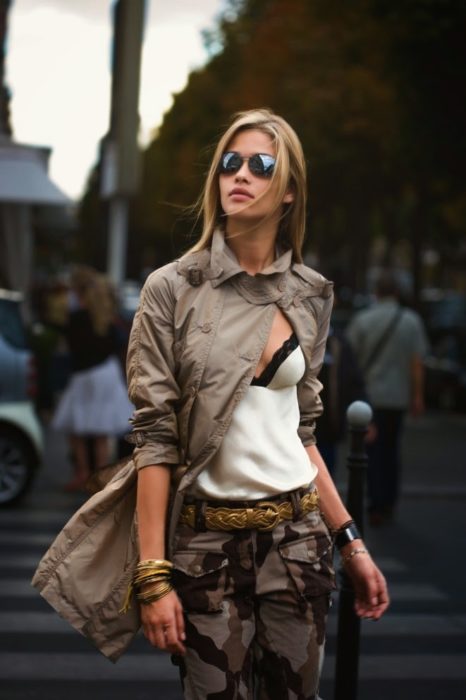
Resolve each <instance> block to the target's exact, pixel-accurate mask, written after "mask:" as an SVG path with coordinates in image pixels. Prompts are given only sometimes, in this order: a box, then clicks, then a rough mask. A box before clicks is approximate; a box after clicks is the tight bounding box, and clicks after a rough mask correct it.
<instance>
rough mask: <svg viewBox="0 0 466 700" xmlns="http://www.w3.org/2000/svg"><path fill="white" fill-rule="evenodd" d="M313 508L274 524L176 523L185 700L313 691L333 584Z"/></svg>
mask: <svg viewBox="0 0 466 700" xmlns="http://www.w3.org/2000/svg"><path fill="white" fill-rule="evenodd" d="M332 554H333V553H332V543H331V539H330V537H329V532H328V529H327V526H326V525H325V523H324V522H323V520H322V519H321V516H320V514H319V512H317V511H316V512H311V513H308V514H307V515H305V516H303V517H302V518H300V519H299V520H297V521H285V522H282V523H280V524H279V525H278V526H277V527H276V528H275V529H274V530H273V531H271V532H260V531H257V530H236V531H230V532H213V531H203V532H198V531H196V530H193V529H192V528H191V527H189V526H188V525H181V526H180V527H179V529H178V532H177V538H176V546H175V555H174V557H173V562H174V566H175V588H176V590H177V592H178V595H179V596H180V598H181V601H182V604H183V608H184V610H185V619H186V637H187V639H186V646H187V653H186V656H184V657H176V658H175V659H174V661H175V663H177V664H178V665H179V667H180V674H181V681H182V684H183V690H184V697H185V698H186V699H187V700H233V698H235V699H236V700H252V699H253V698H255V699H258V698H260V700H287V699H288V700H291V699H294V700H312V699H315V700H317V699H318V697H319V696H318V686H319V676H320V670H321V666H322V661H323V651H324V639H325V624H326V619H327V613H328V608H329V602H330V592H331V590H332V589H333V588H334V587H335V583H334V581H335V576H334V570H333V566H332Z"/></svg>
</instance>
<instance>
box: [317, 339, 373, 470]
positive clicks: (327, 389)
mask: <svg viewBox="0 0 466 700" xmlns="http://www.w3.org/2000/svg"><path fill="white" fill-rule="evenodd" d="M319 381H321V382H322V387H323V388H322V392H321V395H320V396H321V399H322V404H323V406H324V412H323V413H322V415H321V416H319V418H318V419H317V420H316V431H315V435H316V442H317V446H318V448H319V452H320V454H321V455H322V457H323V460H324V462H325V464H326V465H327V469H328V470H329V472H330V474H331V476H332V477H333V478H335V473H336V467H337V451H338V446H339V444H340V443H341V441H342V440H343V438H344V436H345V430H346V409H347V408H348V406H349V405H350V404H351V403H352V402H353V401H357V400H361V401H367V395H366V390H365V386H364V379H363V377H362V373H361V370H360V368H359V364H358V362H357V359H356V357H355V355H354V352H353V349H352V347H351V344H350V343H349V342H348V340H347V339H346V338H345V336H344V335H343V333H342V332H341V331H340V330H338V329H336V328H334V327H333V325H330V329H329V334H328V338H327V345H326V348H325V355H324V362H323V365H322V369H321V371H320V374H319Z"/></svg>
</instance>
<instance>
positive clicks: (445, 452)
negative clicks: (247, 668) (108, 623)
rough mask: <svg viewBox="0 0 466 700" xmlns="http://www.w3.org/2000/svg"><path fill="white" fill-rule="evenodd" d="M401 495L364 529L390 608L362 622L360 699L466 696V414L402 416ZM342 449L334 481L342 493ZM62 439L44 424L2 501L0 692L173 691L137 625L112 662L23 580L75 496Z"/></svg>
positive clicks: (101, 699) (331, 633)
mask: <svg viewBox="0 0 466 700" xmlns="http://www.w3.org/2000/svg"><path fill="white" fill-rule="evenodd" d="M403 452H404V461H405V468H404V477H403V497H402V499H401V503H400V507H399V510H398V512H397V514H396V518H395V519H394V521H393V522H392V523H390V524H389V525H386V526H384V527H381V528H377V529H370V528H366V537H365V539H366V542H367V544H368V546H369V548H370V549H371V551H372V553H373V556H374V557H375V558H376V560H377V562H378V564H379V565H380V567H381V568H382V570H383V571H384V573H385V575H386V577H387V579H388V582H389V588H390V593H391V599H392V603H391V606H390V609H389V611H388V612H387V614H386V615H385V616H384V618H383V619H382V620H380V621H379V622H377V623H374V622H369V621H366V622H363V623H362V627H361V655H360V665H359V692H358V700H389V699H390V700H393V699H394V698H396V700H408V699H409V700H412V699H413V698H422V699H423V700H445V699H448V700H464V698H466V595H465V580H466V559H465V544H464V543H465V534H464V533H465V529H466V528H465V525H466V508H465V506H466V479H465V472H466V416H465V415H458V414H447V413H429V414H426V415H425V416H423V417H422V418H420V419H417V420H416V421H410V422H408V425H407V429H406V436H405V440H404V447H403ZM345 453H346V447H343V449H342V451H341V457H340V464H339V468H338V472H337V484H338V486H339V488H340V489H341V491H342V493H343V494H344V493H345V488H346V479H347V470H346V466H345V458H344V455H345ZM69 475H70V467H69V461H68V455H67V451H66V446H65V443H64V441H63V440H62V439H61V438H59V437H57V436H56V435H53V436H52V435H49V436H48V440H47V451H46V459H45V465H44V467H43V469H42V470H41V472H40V474H39V475H38V478H37V479H36V482H35V485H34V488H33V490H32V491H31V493H30V494H29V495H28V496H27V498H26V499H25V500H24V502H23V503H22V505H21V506H20V507H15V508H9V509H3V510H0V700H26V699H27V700H94V698H95V699H96V700H107V699H108V700H110V698H111V699H112V700H120V699H121V700H123V698H124V699H125V700H127V698H128V697H130V698H131V700H181V693H180V690H179V686H178V680H177V673H176V669H175V668H174V667H173V666H172V665H171V663H170V659H169V657H168V656H166V655H164V654H162V653H159V652H157V651H154V650H153V649H152V648H151V647H150V645H149V644H148V643H147V642H146V640H145V639H144V638H143V636H142V635H138V636H137V638H136V639H135V641H134V642H133V644H132V645H131V647H130V649H129V651H128V653H127V654H126V655H125V656H124V657H123V658H122V659H121V660H120V661H119V662H118V663H117V664H115V665H114V664H112V663H110V662H109V661H108V660H107V659H105V658H104V657H103V656H101V655H100V654H99V653H98V652H97V651H96V650H95V649H94V648H93V647H92V646H91V645H90V644H89V642H88V641H87V640H85V639H84V638H82V637H81V636H80V635H79V634H78V633H77V632H75V631H74V630H73V629H72V628H71V627H69V626H68V624H67V623H65V622H64V621H63V620H61V619H60V618H59V617H58V615H57V614H56V613H55V612H54V611H53V610H52V609H51V608H50V607H49V606H48V605H47V604H46V603H45V602H44V601H43V600H42V599H41V597H40V596H39V594H38V593H37V592H36V591H35V590H34V589H33V588H32V587H31V586H30V579H31V576H32V574H33V571H34V569H35V567H36V565H37V562H38V560H39V558H40V556H41V555H42V553H43V552H44V551H45V550H46V549H47V547H48V546H49V544H50V543H51V541H52V539H53V537H54V536H55V534H56V533H57V532H58V530H59V529H60V528H61V527H62V526H63V524H64V523H65V521H66V520H67V519H68V517H69V516H70V515H71V513H72V512H73V511H74V510H75V509H76V508H77V507H78V506H79V504H80V503H81V502H82V500H83V497H82V496H79V495H78V496H76V495H70V494H65V493H63V491H62V487H63V484H64V483H65V482H66V481H67V479H68V478H69ZM337 610H338V595H335V600H334V605H333V608H332V611H331V614H330V619H329V626H328V642H327V654H326V660H325V663H324V668H323V674H322V688H321V695H322V698H324V699H325V700H331V699H332V698H333V677H334V667H335V648H336V622H337Z"/></svg>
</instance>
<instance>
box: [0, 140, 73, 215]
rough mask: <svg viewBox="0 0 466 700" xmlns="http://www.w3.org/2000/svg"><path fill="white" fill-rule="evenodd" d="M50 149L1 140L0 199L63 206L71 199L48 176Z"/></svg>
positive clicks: (13, 202)
mask: <svg viewBox="0 0 466 700" xmlns="http://www.w3.org/2000/svg"><path fill="white" fill-rule="evenodd" d="M49 155H50V150H49V149H48V148H40V147H37V146H23V145H21V144H16V143H13V142H12V141H8V140H2V141H1V142H0V202H9V203H11V204H15V203H16V204H48V205H59V206H64V205H67V204H70V201H71V200H70V199H69V197H67V196H66V195H65V193H64V192H62V191H61V190H60V189H59V188H58V187H57V186H56V185H55V184H54V183H53V182H52V180H51V179H50V178H49V176H48V173H47V165H48V158H49Z"/></svg>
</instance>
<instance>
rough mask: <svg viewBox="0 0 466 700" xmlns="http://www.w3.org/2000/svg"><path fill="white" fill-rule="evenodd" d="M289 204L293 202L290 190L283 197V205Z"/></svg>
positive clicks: (292, 193) (292, 194)
mask: <svg viewBox="0 0 466 700" xmlns="http://www.w3.org/2000/svg"><path fill="white" fill-rule="evenodd" d="M291 202H294V192H293V191H292V190H287V191H286V193H285V196H284V197H283V204H291Z"/></svg>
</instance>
